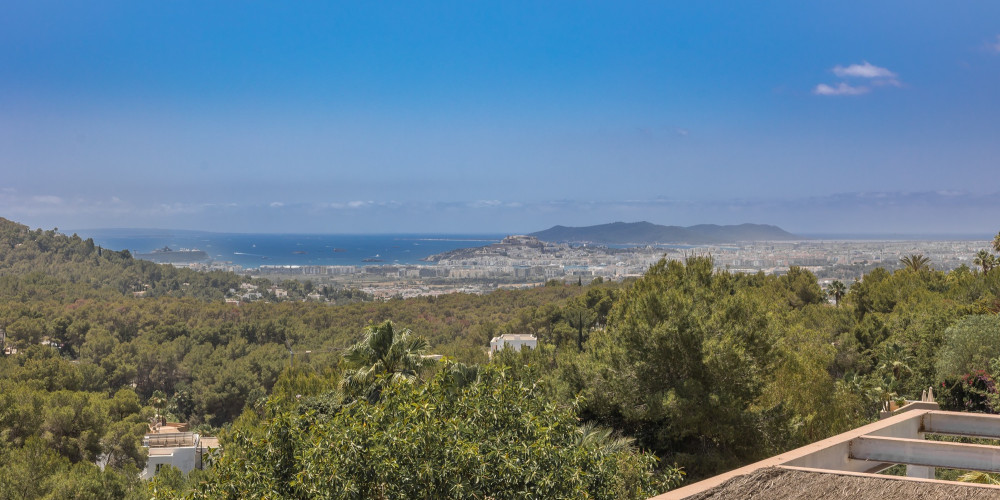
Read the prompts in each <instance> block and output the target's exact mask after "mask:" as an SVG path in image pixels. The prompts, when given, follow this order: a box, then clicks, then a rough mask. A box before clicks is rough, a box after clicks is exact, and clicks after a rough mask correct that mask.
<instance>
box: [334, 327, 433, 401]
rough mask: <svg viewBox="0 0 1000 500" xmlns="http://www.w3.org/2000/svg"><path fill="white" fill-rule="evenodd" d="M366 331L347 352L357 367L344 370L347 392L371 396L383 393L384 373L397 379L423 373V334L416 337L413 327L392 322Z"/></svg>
mask: <svg viewBox="0 0 1000 500" xmlns="http://www.w3.org/2000/svg"><path fill="white" fill-rule="evenodd" d="M364 334H365V336H364V338H363V339H361V341H360V342H358V343H357V344H354V345H353V346H351V347H350V348H348V349H347V352H346V353H344V360H345V361H347V363H348V364H349V365H351V366H353V367H354V368H352V369H349V370H347V371H346V372H345V373H344V378H343V379H342V381H341V384H342V386H343V388H344V390H345V391H346V392H347V393H349V394H353V395H355V396H362V395H364V396H368V397H371V396H372V395H374V394H377V393H379V392H380V389H381V387H380V384H379V377H380V376H382V377H386V378H387V380H388V381H390V382H397V381H409V380H412V379H414V378H416V377H417V375H419V373H420V368H421V367H423V365H424V358H423V354H424V351H426V350H427V341H426V340H424V338H423V337H416V336H413V335H412V334H411V332H410V330H409V329H404V330H402V331H398V330H396V328H395V327H394V326H393V324H392V321H386V322H384V323H381V324H378V325H368V327H366V328H365V332H364Z"/></svg>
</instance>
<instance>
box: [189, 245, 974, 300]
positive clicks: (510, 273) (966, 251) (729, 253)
mask: <svg viewBox="0 0 1000 500" xmlns="http://www.w3.org/2000/svg"><path fill="white" fill-rule="evenodd" d="M988 244H989V242H987V241H985V240H983V241H976V240H954V241H917V240H913V241H903V240H884V241H874V240H795V241H747V242H737V243H732V244H715V245H662V246H660V245H642V246H627V245H616V246H614V247H612V246H602V245H588V244H575V243H574V244H569V243H553V242H547V241H541V240H539V239H538V238H535V237H532V236H523V235H513V236H508V237H506V238H504V239H503V240H502V241H500V242H499V243H494V244H491V245H486V246H481V247H473V248H460V249H456V250H452V251H449V252H445V253H441V254H436V255H431V256H429V257H427V258H426V259H424V260H425V261H426V263H423V264H408V265H401V264H385V263H377V264H375V263H373V264H362V265H354V266H349V265H337V266H319V265H268V266H260V267H257V268H243V267H241V266H238V265H234V264H232V263H227V262H218V261H213V262H210V263H204V262H198V263H176V262H175V263H174V265H177V266H184V267H191V268H194V269H219V270H227V271H234V272H237V273H240V274H247V275H250V276H252V277H255V278H256V277H261V278H268V279H271V280H272V281H276V282H280V281H281V280H287V279H294V280H300V281H305V280H309V281H312V282H313V283H315V284H317V285H327V286H333V287H336V288H349V289H357V290H361V291H363V292H365V293H368V294H371V295H373V296H374V297H376V298H380V299H388V298H394V297H402V298H405V297H413V296H420V295H438V294H443V293H454V292H461V293H486V292H489V291H492V290H497V289H503V288H525V287H533V286H540V285H543V284H545V283H546V282H548V281H551V280H557V281H562V282H567V283H574V284H575V283H579V282H587V283H589V282H591V281H593V280H595V279H600V280H606V281H621V280H624V279H627V278H631V277H637V276H640V275H641V274H642V273H643V272H645V271H646V269H648V268H649V266H650V265H652V264H654V263H656V262H657V261H659V260H660V259H661V258H666V259H668V260H683V259H685V258H686V257H689V256H694V255H710V256H711V257H712V258H713V260H714V262H715V266H716V268H717V269H719V270H728V271H730V272H740V273H758V272H763V273H765V274H782V273H785V272H787V271H788V269H789V268H790V267H792V266H798V267H801V268H803V269H807V270H809V271H810V272H812V273H814V274H815V275H816V276H817V277H818V278H819V280H820V283H821V284H822V285H824V286H825V285H826V284H828V283H830V282H832V281H833V280H840V281H842V282H844V283H848V284H849V283H851V282H853V281H854V280H856V279H860V278H861V277H862V276H863V275H864V273H865V272H867V271H869V270H871V269H873V268H875V267H884V268H887V269H894V268H898V267H901V264H900V259H901V258H902V257H904V256H908V255H922V256H924V257H926V258H928V259H930V266H931V267H932V268H934V269H938V270H951V269H955V268H957V267H960V266H962V265H965V266H969V267H970V268H971V267H975V264H974V258H975V255H976V252H978V251H979V250H982V249H984V248H987V247H988ZM248 298H253V297H252V296H251V297H248ZM313 298H314V300H322V297H321V296H319V295H318V294H315V297H313Z"/></svg>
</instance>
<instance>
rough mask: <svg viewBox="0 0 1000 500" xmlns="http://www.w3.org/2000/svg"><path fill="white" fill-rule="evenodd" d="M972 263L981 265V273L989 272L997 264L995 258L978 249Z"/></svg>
mask: <svg viewBox="0 0 1000 500" xmlns="http://www.w3.org/2000/svg"><path fill="white" fill-rule="evenodd" d="M972 263H973V264H975V265H977V266H979V267H981V268H982V269H983V274H986V273H988V272H990V269H993V268H994V267H995V266H996V264H997V258H996V257H995V256H994V255H993V254H991V253H989V252H988V251H986V250H980V251H979V253H977V254H976V258H975V259H974V260H973V261H972Z"/></svg>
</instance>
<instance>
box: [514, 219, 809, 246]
mask: <svg viewBox="0 0 1000 500" xmlns="http://www.w3.org/2000/svg"><path fill="white" fill-rule="evenodd" d="M529 236H534V237H536V238H538V239H540V240H542V241H552V242H571V243H597V244H604V245H626V244H644V245H652V244H657V243H667V244H693V245H696V244H711V243H734V242H737V241H762V240H773V241H781V240H800V239H803V238H801V237H799V236H796V235H794V234H792V233H789V232H788V231H785V230H784V229H781V228H780V227H778V226H772V225H769V224H739V225H734V226H719V225H716V224H698V225H696V226H688V227H682V226H661V225H659V224H653V223H651V222H646V221H643V222H612V223H610V224H599V225H596V226H586V227H566V226H553V227H551V228H549V229H546V230H544V231H538V232H535V233H531V234H529Z"/></svg>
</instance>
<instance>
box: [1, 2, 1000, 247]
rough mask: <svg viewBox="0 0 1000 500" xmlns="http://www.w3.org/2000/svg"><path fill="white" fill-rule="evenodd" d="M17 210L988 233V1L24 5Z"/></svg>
mask: <svg viewBox="0 0 1000 500" xmlns="http://www.w3.org/2000/svg"><path fill="white" fill-rule="evenodd" d="M5 14H6V15H5V16H4V17H3V19H0V110H2V112H0V132H2V133H0V165H2V174H3V175H2V176H0V216H2V217H6V218H8V219H11V220H15V221H17V222H20V223H23V224H27V225H30V226H32V227H43V228H52V227H60V228H63V227H76V228H101V227H103V228H114V227H160V228H175V229H177V228H183V229H189V230H205V231H212V232H243V233H248V232H249V233H254V232H257V233H322V234H335V233H339V234H386V233H452V234H485V233H512V232H531V231H539V230H542V229H546V228H548V227H551V226H553V225H557V224H559V225H566V226H588V225H595V224H602V223H607V222H612V221H616V220H620V221H643V220H645V221H650V222H654V223H657V224H663V225H680V226H690V225H694V224H702V223H710V224H720V225H726V224H740V223H745V222H751V223H761V224H773V225H776V226H779V227H781V228H783V229H785V230H786V231H789V232H791V233H794V234H803V235H804V234H847V235H858V234H908V235H919V234H962V235H973V234H983V235H992V234H995V233H996V231H997V230H998V229H1000V223H997V222H996V214H998V213H1000V176H997V175H995V172H996V170H997V168H996V167H997V160H996V159H997V158H1000V141H997V140H996V138H997V137H1000V121H998V120H997V119H996V117H997V116H1000V99H998V98H997V95H996V90H995V89H996V85H997V82H1000V24H998V23H997V22H996V21H995V20H996V19H1000V4H997V3H995V2H986V1H973V2H966V3H963V4H961V5H949V4H941V3H935V2H918V3H916V4H914V3H913V2H902V1H890V2H883V3H879V4H877V5H873V4H870V3H868V2H838V3H834V4H822V5H814V4H808V3H801V2H793V1H788V0H786V1H776V2H770V3H766V4H748V3H743V2H721V3H719V2H715V3H711V4H701V3H695V4H681V3H666V4H662V3H620V2H597V3H587V4H580V3H578V2H545V3H535V2H516V1H515V2H503V3H476V4H468V3H462V2H434V3H429V4H399V5H377V6H376V5H368V4H354V3H346V2H333V3H324V4H309V5H304V4H286V3H277V2H261V3H254V4H245V3H239V2H219V3H212V4H202V3H199V2H190V1H178V2H170V3H169V4H143V3H138V4H137V3H134V2H124V1H109V2H100V3H96V4H93V3H89V4H73V3H61V2H25V3H20V4H14V5H11V6H9V7H8V9H7V12H5Z"/></svg>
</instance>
